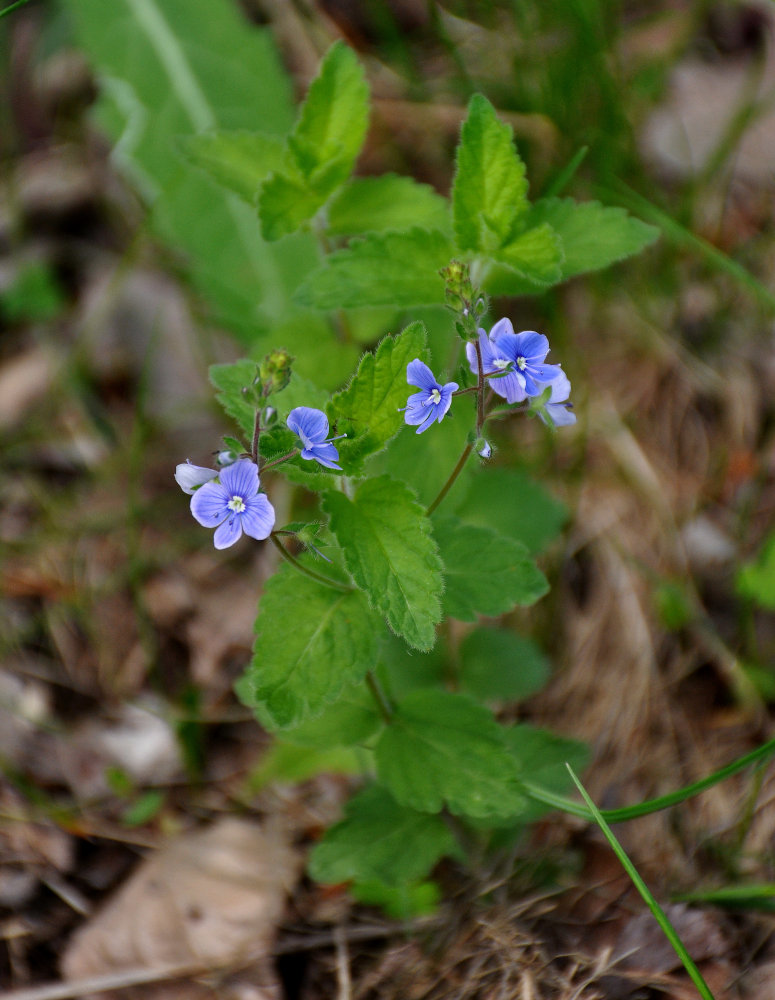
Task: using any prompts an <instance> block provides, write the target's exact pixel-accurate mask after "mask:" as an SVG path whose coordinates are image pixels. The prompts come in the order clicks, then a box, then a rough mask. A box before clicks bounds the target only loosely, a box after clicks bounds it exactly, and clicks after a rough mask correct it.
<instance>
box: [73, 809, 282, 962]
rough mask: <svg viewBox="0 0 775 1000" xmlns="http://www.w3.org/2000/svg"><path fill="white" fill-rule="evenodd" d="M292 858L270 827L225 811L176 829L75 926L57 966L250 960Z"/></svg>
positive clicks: (262, 945) (273, 918)
mask: <svg viewBox="0 0 775 1000" xmlns="http://www.w3.org/2000/svg"><path fill="white" fill-rule="evenodd" d="M300 863H301V862H300V858H299V855H298V854H297V853H296V852H295V851H294V850H293V848H292V847H291V846H290V844H289V843H288V841H287V838H286V835H285V834H284V832H282V831H281V830H280V828H279V827H273V826H269V825H267V826H265V827H261V826H259V825H257V824H256V823H251V822H247V821H245V820H240V819H235V818H231V817H229V818H226V819H222V820H220V821H219V822H217V823H215V824H214V825H213V826H211V827H209V828H207V829H205V830H198V831H196V832H194V833H188V834H184V835H182V836H180V837H178V838H176V839H175V840H173V841H171V842H170V843H169V844H167V845H166V846H164V847H163V848H161V849H160V850H159V851H158V852H156V853H155V854H154V855H152V856H151V857H149V858H148V859H146V860H145V861H144V862H143V863H142V864H141V865H140V867H139V868H138V869H137V871H136V872H135V873H134V874H133V875H132V876H131V877H130V878H129V880H128V881H127V882H126V883H125V884H124V885H123V886H122V887H121V888H120V889H118V891H117V892H116V893H115V894H114V895H113V897H112V898H111V899H110V900H109V901H108V903H107V904H106V906H105V907H104V908H103V909H102V910H100V911H99V912H98V913H97V914H95V916H94V917H93V918H91V919H90V920H89V921H88V922H87V923H86V924H85V925H84V926H83V927H82V928H81V929H80V930H78V931H77V932H76V933H75V935H74V936H73V937H72V938H71V940H70V942H69V944H68V947H67V949H66V951H65V953H64V956H63V959H62V974H63V975H64V977H65V978H66V979H69V980H73V979H80V978H84V977H88V976H97V975H102V974H105V973H109V972H115V971H119V970H129V969H135V968H137V967H141V968H147V969H154V968H159V969H162V968H165V967H169V966H171V965H180V966H186V965H190V966H200V967H201V968H203V969H206V968H222V967H224V966H228V965H230V964H237V963H243V962H247V961H258V960H260V959H261V957H262V956H265V955H266V954H268V952H269V949H270V946H271V941H272V938H273V936H274V931H275V927H276V925H277V922H278V921H279V919H280V917H281V915H282V913H283V910H284V908H285V900H286V895H287V894H288V892H290V890H291V889H292V888H293V886H294V883H295V881H296V878H297V876H298V873H299V869H300Z"/></svg>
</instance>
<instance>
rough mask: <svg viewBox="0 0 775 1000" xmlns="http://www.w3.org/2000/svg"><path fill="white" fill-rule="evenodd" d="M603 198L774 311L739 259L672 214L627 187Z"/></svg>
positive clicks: (774, 303)
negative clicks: (674, 217)
mask: <svg viewBox="0 0 775 1000" xmlns="http://www.w3.org/2000/svg"><path fill="white" fill-rule="evenodd" d="M600 194H601V197H603V196H604V197H605V198H607V199H608V201H617V200H618V201H620V202H621V203H622V204H623V205H624V206H625V207H626V208H628V209H629V210H630V211H631V212H633V213H636V214H637V215H639V216H640V217H641V218H643V219H645V220H646V221H647V222H651V223H653V224H654V225H655V226H659V228H660V229H661V230H662V232H663V233H664V234H665V236H666V237H667V238H668V239H669V240H670V241H671V242H672V243H674V244H675V245H676V246H679V247H683V248H684V249H687V250H690V251H692V252H694V253H697V254H698V255H699V256H700V257H703V258H704V259H705V260H706V261H707V262H708V263H709V264H710V265H711V266H712V267H715V268H716V269H717V270H718V271H722V272H723V273H724V274H728V275H729V276H730V277H732V278H734V279H735V280H736V281H738V282H739V283H740V284H741V285H743V287H744V288H747V289H748V291H749V292H751V294H752V295H754V296H755V297H756V298H757V299H758V300H759V302H760V303H761V304H762V305H763V306H765V307H766V308H768V309H771V310H773V311H775V294H773V293H772V292H771V291H770V290H769V289H768V288H766V287H765V286H764V285H763V284H762V283H761V282H760V281H758V280H757V279H756V278H754V276H753V275H752V274H751V273H750V271H748V270H747V269H746V268H744V267H743V265H742V264H739V263H738V262H737V261H736V260H733V259H732V258H731V257H729V256H727V254H725V253H724V252H723V251H722V250H719V249H718V247H714V246H713V244H712V243H708V241H707V240H704V239H702V237H701V236H697V235H696V234H695V233H693V232H691V231H690V230H688V229H687V228H686V227H685V226H682V225H681V223H680V222H676V220H675V219H672V218H671V217H670V216H669V215H667V214H666V213H665V212H663V211H662V210H661V209H659V208H657V206H656V205H654V204H652V203H651V202H650V201H648V199H646V198H643V197H641V195H639V194H637V193H636V192H635V191H633V190H632V189H631V188H628V187H627V186H626V185H625V184H620V185H617V189H616V191H607V190H606V191H601V192H600Z"/></svg>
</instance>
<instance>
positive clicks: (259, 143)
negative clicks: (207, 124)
mask: <svg viewBox="0 0 775 1000" xmlns="http://www.w3.org/2000/svg"><path fill="white" fill-rule="evenodd" d="M177 146H178V149H179V150H180V151H181V153H182V154H183V155H184V156H185V157H186V159H187V160H188V161H189V162H190V163H193V164H194V166H196V167H199V168H200V169H202V170H204V171H205V172H206V173H208V174H209V175H210V177H212V179H213V180H214V181H217V183H218V184H222V185H223V186H224V187H227V188H228V189H229V190H230V191H233V192H234V193H235V194H238V195H239V196H240V198H242V200H243V201H246V202H247V203H248V204H249V205H251V206H253V205H255V203H256V196H257V194H258V189H259V187H260V186H261V183H262V181H264V180H266V178H267V176H268V175H269V174H270V173H272V171H273V170H277V169H278V168H279V167H280V165H281V164H282V162H283V157H284V155H285V143H284V142H283V140H282V139H280V138H278V137H277V136H274V135H266V134H264V133H263V132H248V131H247V130H244V129H243V130H240V131H233V132H227V131H220V132H202V133H201V134H200V135H185V136H180V137H179V138H178V140H177Z"/></svg>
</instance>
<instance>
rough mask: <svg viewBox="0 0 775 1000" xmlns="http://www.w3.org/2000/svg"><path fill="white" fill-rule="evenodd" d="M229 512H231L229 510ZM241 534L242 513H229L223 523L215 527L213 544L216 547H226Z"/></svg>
mask: <svg viewBox="0 0 775 1000" xmlns="http://www.w3.org/2000/svg"><path fill="white" fill-rule="evenodd" d="M229 513H231V512H229ZM241 534H242V514H231V517H229V518H228V519H227V520H225V521H224V522H223V524H222V525H221V526H220V527H218V528H216V529H215V534H214V535H213V545H214V546H215V547H216V549H228V547H229V546H230V545H233V544H234V543H235V542H236V541H237V539H238V538H239V537H240V535H241Z"/></svg>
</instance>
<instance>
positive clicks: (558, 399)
mask: <svg viewBox="0 0 775 1000" xmlns="http://www.w3.org/2000/svg"><path fill="white" fill-rule="evenodd" d="M549 384H550V385H551V388H552V392H551V395H550V396H549V398H548V400H547V401H546V402H545V403H544V405H543V406H542V407H540V408H539V410H538V416H539V417H540V418H541V419H542V420H543V422H544V423H545V424H546V425H547V427H551V426H554V427H568V426H570V424H575V423H576V414H575V413H574V412H573V403H569V402H568V397H569V396H570V382H569V381H568V376H567V375H566V374H565V372H564V371H562V370H561V371H560V374H559V377H558V378H556V379H555V380H554V382H551V383H549ZM541 389H542V391H543V390H544V389H546V386H541Z"/></svg>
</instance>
